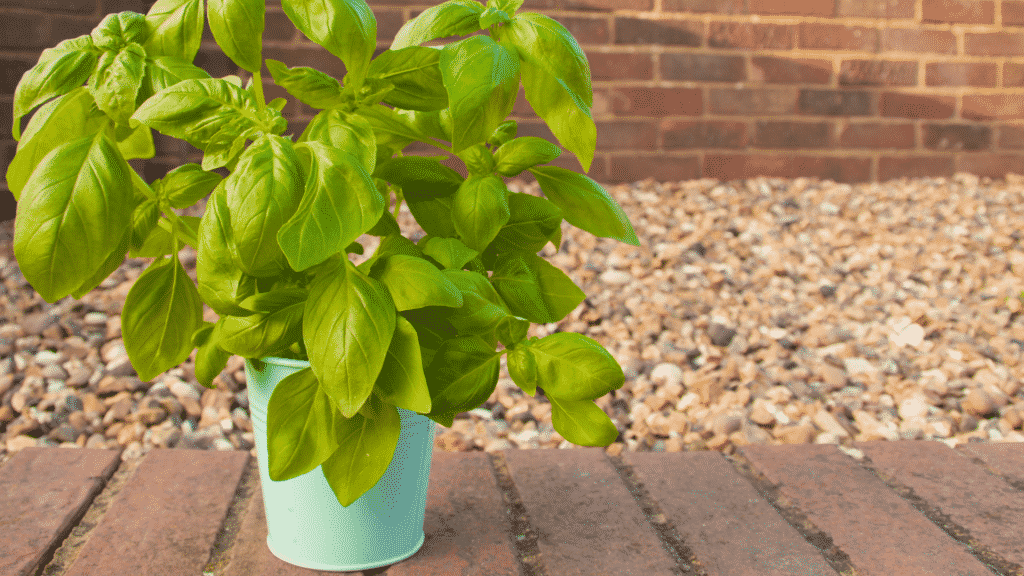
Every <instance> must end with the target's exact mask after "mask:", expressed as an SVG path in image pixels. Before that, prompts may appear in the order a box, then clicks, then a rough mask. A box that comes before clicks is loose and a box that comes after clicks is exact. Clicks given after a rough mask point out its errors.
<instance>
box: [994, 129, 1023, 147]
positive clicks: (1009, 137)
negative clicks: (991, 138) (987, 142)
mask: <svg viewBox="0 0 1024 576" xmlns="http://www.w3.org/2000/svg"><path fill="white" fill-rule="evenodd" d="M999 147H1000V148H1001V149H1003V150H1024V126H1011V125H1008V124H1007V125H1003V126H1000V127H999Z"/></svg>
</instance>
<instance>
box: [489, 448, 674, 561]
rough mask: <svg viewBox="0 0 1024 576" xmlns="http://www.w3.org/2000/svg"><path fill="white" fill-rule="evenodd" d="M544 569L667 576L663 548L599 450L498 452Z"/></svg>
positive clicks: (665, 554) (630, 495)
mask: <svg viewBox="0 0 1024 576" xmlns="http://www.w3.org/2000/svg"><path fill="white" fill-rule="evenodd" d="M502 453H503V454H504V456H505V459H506V461H507V462H508V469H509V473H510V474H511V475H512V479H513V481H514V482H515V484H516V488H517V489H518V491H519V495H520V497H521V498H522V501H523V505H524V506H525V507H526V514H527V516H528V517H529V520H530V525H531V526H532V527H533V528H534V529H535V530H536V532H537V534H538V540H537V546H538V548H539V549H540V554H541V556H542V557H543V559H544V567H545V569H546V570H545V571H546V572H547V573H549V574H565V575H569V576H571V575H580V576H582V575H584V574H591V573H592V572H593V568H594V567H595V566H600V567H601V570H602V571H604V572H607V573H627V572H634V573H641V574H670V573H671V572H672V571H673V570H674V569H675V568H676V562H675V561H674V560H673V559H672V557H671V556H669V555H668V553H667V552H666V551H665V549H664V548H663V547H662V545H661V541H660V540H659V539H658V536H657V534H656V533H655V532H654V530H653V528H651V525H650V524H649V523H648V522H647V519H646V518H645V517H644V514H643V512H642V511H641V509H640V507H639V506H637V503H636V500H634V499H633V496H632V494H630V493H629V491H628V490H626V487H625V486H624V485H623V484H622V480H621V479H620V478H619V475H618V473H616V471H615V468H613V467H612V465H611V464H610V463H609V462H608V460H607V457H606V456H605V454H604V451H603V450H602V449H600V448H581V449H577V450H505V451H503V452H502Z"/></svg>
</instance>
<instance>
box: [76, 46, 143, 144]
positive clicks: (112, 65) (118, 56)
mask: <svg viewBox="0 0 1024 576" xmlns="http://www.w3.org/2000/svg"><path fill="white" fill-rule="evenodd" d="M145 66H146V52H145V50H143V49H142V46H140V45H138V44H136V43H135V42H132V43H131V44H128V45H127V46H125V47H124V48H122V49H121V51H120V52H110V51H105V52H103V54H101V55H100V59H99V63H98V64H97V65H96V69H95V70H93V73H92V75H91V76H89V91H90V92H92V97H93V99H95V100H96V106H97V107H99V109H100V110H103V111H104V112H106V113H107V115H108V116H110V117H111V118H113V119H114V121H115V122H117V123H118V124H127V123H128V118H130V117H131V115H132V113H133V112H135V97H136V96H137V95H138V93H139V86H140V85H141V84H142V76H143V73H144V72H145Z"/></svg>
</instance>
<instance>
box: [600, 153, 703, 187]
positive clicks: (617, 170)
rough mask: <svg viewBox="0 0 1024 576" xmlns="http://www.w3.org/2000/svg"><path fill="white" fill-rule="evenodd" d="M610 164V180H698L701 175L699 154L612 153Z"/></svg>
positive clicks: (616, 181) (620, 181)
mask: <svg viewBox="0 0 1024 576" xmlns="http://www.w3.org/2000/svg"><path fill="white" fill-rule="evenodd" d="M610 156H611V161H610V163H609V164H608V169H609V173H610V177H609V182H614V183H623V182H637V181H640V180H646V179H647V178H654V179H655V180H658V181H661V182H665V181H678V180H696V179H699V178H700V177H701V173H700V166H701V163H700V157H699V156H668V155H666V154H658V155H656V156H639V155H637V154H611V155H610Z"/></svg>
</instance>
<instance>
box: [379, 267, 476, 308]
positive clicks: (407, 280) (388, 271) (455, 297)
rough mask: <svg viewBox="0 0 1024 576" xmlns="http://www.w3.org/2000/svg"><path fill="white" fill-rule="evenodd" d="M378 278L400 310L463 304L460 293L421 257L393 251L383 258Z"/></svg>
mask: <svg viewBox="0 0 1024 576" xmlns="http://www.w3.org/2000/svg"><path fill="white" fill-rule="evenodd" d="M379 279H380V281H381V282H383V283H384V286H386V287H387V289H388V291H389V292H390V293H391V298H392V299H393V300H394V302H395V308H396V309H397V310H398V311H399V312H402V311H404V310H411V309H413V308H422V307H424V306H431V305H433V306H446V307H451V308H461V307H462V292H460V291H459V289H458V288H457V287H456V286H455V284H453V283H452V281H451V280H449V279H448V278H447V277H445V275H444V274H442V273H441V271H440V270H438V269H437V267H435V266H434V265H433V264H431V263H429V262H427V261H426V260H424V259H423V258H416V257H415V256H407V255H405V254H395V255H393V256H389V257H388V258H387V259H386V260H385V264H384V266H383V269H382V271H381V273H380V275H379Z"/></svg>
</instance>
